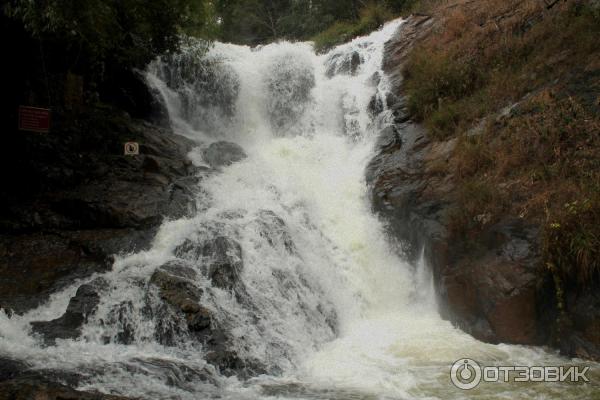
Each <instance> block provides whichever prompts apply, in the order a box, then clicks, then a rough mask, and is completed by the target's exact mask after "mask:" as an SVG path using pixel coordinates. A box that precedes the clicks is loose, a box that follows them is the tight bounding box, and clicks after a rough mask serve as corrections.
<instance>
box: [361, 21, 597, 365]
mask: <svg viewBox="0 0 600 400" xmlns="http://www.w3.org/2000/svg"><path fill="white" fill-rule="evenodd" d="M433 25H434V21H433V19H432V18H430V17H427V16H417V17H411V18H409V20H408V21H407V22H406V23H405V24H403V25H402V26H401V28H400V31H399V32H398V33H397V35H396V36H395V37H394V38H393V39H392V40H391V41H390V42H388V43H387V44H386V52H385V57H384V67H385V69H386V72H387V74H388V76H389V77H390V80H391V84H392V92H393V93H394V95H395V96H394V97H395V98H394V99H392V101H390V102H388V104H390V107H391V108H392V110H393V112H394V115H395V117H396V123H397V124H396V127H395V129H391V128H386V129H385V130H383V131H382V132H381V135H380V139H379V142H378V146H377V153H376V155H375V157H374V158H373V159H372V160H371V162H370V164H369V166H368V168H367V181H368V183H369V186H370V188H371V194H372V202H373V207H374V209H375V211H376V212H378V214H379V215H380V216H381V217H382V218H383V219H385V220H386V222H387V226H388V228H389V230H390V233H392V236H393V237H394V238H396V239H397V240H398V241H399V242H400V243H402V244H403V247H404V250H405V254H406V256H407V258H408V259H409V260H411V261H413V262H414V261H416V260H417V258H418V257H419V256H420V255H421V254H423V255H424V257H425V260H426V262H427V263H428V265H429V266H430V267H431V269H432V272H433V278H434V285H435V288H436V294H437V297H438V304H439V305H440V311H441V314H442V316H443V317H444V318H446V319H449V320H450V321H452V322H453V323H454V324H456V325H457V326H459V327H460V328H461V329H463V330H464V331H466V332H468V333H470V334H472V335H473V336H474V337H476V338H477V339H480V340H483V341H486V342H491V343H500V342H502V343H516V344H528V345H529V344H537V345H552V346H557V345H558V347H560V349H561V351H562V352H563V353H564V354H566V355H570V356H581V357H585V358H592V359H599V358H600V357H599V355H600V351H599V350H598V349H600V335H598V332H600V329H599V327H600V314H599V313H598V312H597V310H598V309H599V307H598V305H599V304H600V298H599V297H598V295H597V293H598V292H597V291H594V290H593V289H591V288H590V289H586V290H582V288H572V287H568V284H567V287H565V291H564V292H565V293H566V299H565V302H566V309H567V310H568V315H569V319H570V326H566V327H563V330H562V331H561V332H560V333H559V337H556V335H555V334H554V333H553V332H554V331H556V329H557V323H558V322H557V321H558V317H559V312H558V310H557V305H556V303H557V300H556V293H555V291H556V289H555V287H554V282H553V279H552V277H551V276H550V274H549V273H548V272H547V271H546V270H545V269H544V268H540V265H541V233H540V226H539V224H538V223H536V222H535V221H529V220H527V219H526V218H522V217H514V216H511V215H509V214H506V215H498V216H495V217H494V219H492V218H491V216H490V215H487V214H482V215H478V216H476V217H475V222H476V223H477V224H476V229H477V231H476V233H474V232H471V233H468V234H460V233H457V232H455V230H453V229H450V227H451V219H450V216H451V213H452V212H453V211H454V210H456V207H457V201H456V198H457V193H456V189H457V188H456V186H455V180H454V175H453V174H454V169H453V167H452V159H453V155H454V148H455V146H456V139H450V140H446V141H436V140H433V139H432V138H431V137H430V136H429V135H428V133H427V132H426V131H425V130H424V129H423V127H421V126H419V125H417V124H415V123H413V122H412V121H411V120H410V114H409V113H408V110H407V108H406V100H405V99H404V98H403V97H402V90H401V85H402V64H403V63H404V61H405V60H406V57H407V54H408V50H410V49H411V48H412V46H413V45H414V42H415V40H418V39H419V38H420V37H422V36H423V35H425V34H427V32H428V31H430V30H431V27H432V26H433ZM513 110H514V108H513ZM511 112H514V111H511ZM501 118H510V112H509V113H508V114H507V115H506V116H504V117H501ZM567 325H568V324H567Z"/></svg>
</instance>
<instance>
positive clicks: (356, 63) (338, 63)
mask: <svg viewBox="0 0 600 400" xmlns="http://www.w3.org/2000/svg"><path fill="white" fill-rule="evenodd" d="M362 61H363V60H362V59H361V58H360V54H359V53H358V52H357V51H353V52H351V53H335V54H333V55H331V56H330V57H329V59H328V60H327V62H326V63H327V65H328V66H327V70H326V71H325V75H326V76H327V77H328V78H332V77H334V76H335V75H356V72H357V71H358V67H360V65H361V64H362Z"/></svg>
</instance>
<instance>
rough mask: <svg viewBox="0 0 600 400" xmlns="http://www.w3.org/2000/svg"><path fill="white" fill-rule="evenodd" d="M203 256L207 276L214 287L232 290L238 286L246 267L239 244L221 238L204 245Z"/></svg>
mask: <svg viewBox="0 0 600 400" xmlns="http://www.w3.org/2000/svg"><path fill="white" fill-rule="evenodd" d="M202 256H203V257H204V260H205V264H204V268H205V271H206V274H207V276H208V277H209V278H210V280H211V281H212V283H213V285H215V286H216V287H219V288H222V289H232V288H233V287H234V285H236V283H237V282H238V280H239V276H240V274H241V272H242V269H243V267H244V264H243V261H242V248H241V246H240V245H239V243H237V242H236V241H234V240H231V239H229V238H227V237H224V236H219V237H217V238H215V239H211V240H208V241H206V242H205V243H204V244H203V246H202Z"/></svg>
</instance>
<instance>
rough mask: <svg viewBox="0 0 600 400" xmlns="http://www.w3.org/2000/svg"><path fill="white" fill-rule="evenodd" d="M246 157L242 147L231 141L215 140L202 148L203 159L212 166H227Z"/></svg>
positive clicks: (216, 167)
mask: <svg viewBox="0 0 600 400" xmlns="http://www.w3.org/2000/svg"><path fill="white" fill-rule="evenodd" d="M244 158H246V153H245V152H244V149H242V147H241V146H240V145H238V144H235V143H231V142H224V141H221V142H215V143H212V144H211V145H210V146H208V148H207V149H205V150H204V160H205V161H206V162H207V163H208V165H210V166H211V167H212V168H215V169H218V168H221V167H227V166H229V165H231V164H233V163H236V162H238V161H241V160H243V159H244Z"/></svg>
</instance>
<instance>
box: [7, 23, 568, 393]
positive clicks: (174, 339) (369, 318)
mask: <svg viewBox="0 0 600 400" xmlns="http://www.w3.org/2000/svg"><path fill="white" fill-rule="evenodd" d="M401 23H402V21H401V20H396V21H392V22H390V23H388V24H386V25H385V26H384V27H382V28H381V29H380V30H378V31H376V32H373V33H372V34H371V35H368V36H365V37H361V38H357V39H355V40H353V41H352V42H350V43H347V44H344V45H341V46H339V47H337V48H335V49H333V50H332V51H330V52H329V53H327V54H323V55H317V54H315V53H314V51H313V49H312V46H311V44H310V43H289V42H279V43H273V44H269V45H265V46H261V47H256V48H250V47H246V46H237V45H231V44H223V43H215V44H214V45H213V46H211V47H210V48H209V49H208V50H206V52H205V51H204V50H205V49H204V48H203V46H202V45H201V44H193V43H192V44H188V45H187V46H186V47H185V48H184V49H183V51H182V53H180V54H176V55H171V56H168V57H164V58H162V59H159V60H156V61H155V62H154V63H152V65H151V66H150V67H149V68H148V71H147V79H148V82H149V84H150V85H151V86H153V88H155V89H156V92H157V93H159V95H160V97H161V100H162V102H163V103H164V104H165V106H166V107H167V109H168V112H169V116H170V120H171V124H172V126H173V129H174V131H175V132H176V133H177V134H181V135H185V136H186V137H188V138H191V139H193V140H194V141H195V142H196V143H197V147H196V149H195V150H194V151H192V152H191V153H190V154H189V157H190V159H191V160H192V161H193V162H194V164H195V165H196V166H197V167H198V171H199V172H198V175H199V182H200V183H199V187H198V191H197V209H198V212H197V214H196V215H195V216H192V217H188V218H182V219H179V220H173V221H165V222H164V224H163V225H162V227H161V228H160V230H159V232H158V233H157V235H156V238H155V239H154V242H153V245H152V248H151V249H150V250H148V251H143V252H138V253H135V254H129V255H122V256H120V257H119V258H117V260H116V261H115V264H114V266H113V269H112V270H111V271H110V272H108V273H105V274H102V275H97V276H93V277H91V278H89V279H86V280H85V281H82V282H75V283H74V284H73V285H72V286H71V287H69V288H67V289H65V290H63V291H61V292H58V293H56V294H54V295H53V296H52V297H51V299H50V300H49V301H48V302H47V303H46V304H44V305H43V306H41V307H39V308H38V309H35V310H32V311H30V312H28V313H27V314H25V315H23V316H18V315H15V316H12V317H9V316H7V315H5V314H3V313H0V354H2V355H7V356H10V357H13V358H17V359H26V360H27V361H28V362H29V363H31V364H32V365H33V366H34V367H36V368H38V369H44V370H53V371H59V372H60V373H61V374H64V376H68V375H69V374H77V375H78V377H79V388H81V389H93V390H98V391H102V392H106V393H117V394H121V395H126V396H134V397H135V396H140V397H142V398H152V399H198V398H226V399H229V398H230V399H255V398H278V399H279V398H282V399H286V398H294V399H300V398H302V399H304V398H311V399H348V398H356V399H375V398H377V399H404V398H461V397H462V396H463V395H464V393H462V392H461V391H460V390H458V389H456V391H453V390H451V389H449V386H448V385H449V376H448V372H449V368H450V365H451V364H452V362H453V361H455V360H457V359H459V358H462V357H471V358H474V359H478V360H486V361H489V362H492V361H494V362H500V363H506V364H514V363H526V364H528V365H529V364H536V363H539V364H541V363H551V362H559V360H560V359H558V357H556V356H554V355H552V354H548V353H546V352H544V351H542V350H539V349H535V348H528V347H523V346H507V345H490V344H484V343H481V342H478V341H476V340H475V339H473V338H472V337H470V336H468V335H466V334H464V333H462V332H461V331H460V330H458V329H456V328H455V327H453V326H452V325H451V324H450V323H449V322H447V321H443V320H441V319H440V317H439V316H438V313H437V311H436V305H435V301H434V300H433V293H432V292H433V291H432V290H431V287H432V283H431V277H430V276H429V274H428V273H427V268H426V266H425V265H424V264H423V263H420V265H418V266H412V265H409V264H408V263H407V262H405V261H404V260H403V258H402V257H401V254H399V250H398V249H396V248H395V247H394V246H392V245H391V244H390V243H391V242H390V241H388V240H387V238H386V230H385V227H384V226H383V224H382V223H381V222H380V221H379V220H378V219H377V217H376V216H375V215H374V214H373V213H372V212H371V208H370V204H369V197H368V191H367V187H366V183H365V177H364V175H365V167H366V165H367V163H368V162H369V160H370V158H371V157H372V155H373V152H374V147H375V143H376V139H377V136H378V133H379V132H380V130H381V129H383V128H385V127H386V126H387V125H389V124H391V123H392V117H391V115H390V113H389V112H388V110H387V105H386V101H385V99H386V97H387V93H388V91H389V85H388V81H387V78H386V76H385V74H384V73H383V72H382V70H381V68H382V67H381V65H382V57H383V46H384V43H385V42H386V40H388V39H389V38H390V37H391V35H393V34H394V33H395V32H396V30H397V28H398V26H399V25H400V24H401ZM73 297H77V298H80V299H82V301H84V302H85V301H88V300H89V299H92V300H93V299H96V300H94V301H95V303H94V304H95V306H94V307H93V311H92V312H90V313H89V315H87V316H86V322H85V324H84V325H83V326H82V328H81V334H80V335H79V337H78V338H76V339H57V340H56V341H54V342H53V343H50V344H48V343H45V342H44V339H43V338H42V337H40V335H39V334H35V332H34V329H32V326H31V324H30V323H31V322H32V321H51V320H53V319H55V318H58V317H60V316H61V315H63V314H64V313H65V310H68V307H71V306H72V305H71V304H72V303H71V304H70V299H72V298H73ZM89 301H91V300H89ZM563 362H564V361H563ZM484 390H485V392H484V394H485V395H487V396H489V397H494V398H495V397H498V398H500V397H505V396H506V395H507V394H506V393H507V391H508V392H511V391H515V392H516V391H518V390H519V387H517V386H511V385H508V384H506V385H504V386H502V385H500V386H499V385H490V386H489V387H487V388H486V389H484ZM540 390H545V391H546V392H545V393H546V394H547V395H552V394H555V393H562V394H565V393H564V392H560V391H561V390H564V388H561V387H559V386H552V385H547V386H544V387H543V389H540ZM509 395H510V394H509ZM537 395H538V393H534V392H519V396H521V397H531V398H533V397H536V396H537Z"/></svg>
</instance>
